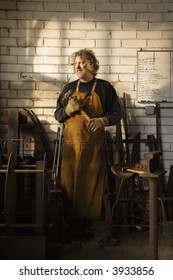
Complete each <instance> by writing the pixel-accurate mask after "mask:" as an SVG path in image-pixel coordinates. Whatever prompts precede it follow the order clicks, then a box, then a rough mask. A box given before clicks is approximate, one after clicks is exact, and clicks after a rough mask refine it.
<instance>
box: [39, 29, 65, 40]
mask: <svg viewBox="0 0 173 280" xmlns="http://www.w3.org/2000/svg"><path fill="white" fill-rule="evenodd" d="M35 36H36V37H38V38H40V37H41V38H60V37H61V36H60V30H54V29H53V30H51V29H41V30H35Z"/></svg>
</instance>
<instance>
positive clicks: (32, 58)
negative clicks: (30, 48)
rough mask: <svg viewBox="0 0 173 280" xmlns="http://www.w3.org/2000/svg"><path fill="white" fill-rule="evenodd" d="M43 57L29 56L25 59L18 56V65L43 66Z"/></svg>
mask: <svg viewBox="0 0 173 280" xmlns="http://www.w3.org/2000/svg"><path fill="white" fill-rule="evenodd" d="M43 59H44V58H43V57H41V56H29V57H27V59H26V57H25V56H19V57H18V63H20V64H34V63H35V64H43Z"/></svg>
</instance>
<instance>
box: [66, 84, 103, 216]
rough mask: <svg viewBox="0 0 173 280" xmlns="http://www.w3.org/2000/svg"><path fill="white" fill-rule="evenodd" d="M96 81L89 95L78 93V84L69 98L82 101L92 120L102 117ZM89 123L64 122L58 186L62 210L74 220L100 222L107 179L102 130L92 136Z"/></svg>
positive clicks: (81, 120) (73, 119)
mask: <svg viewBox="0 0 173 280" xmlns="http://www.w3.org/2000/svg"><path fill="white" fill-rule="evenodd" d="M96 81H97V80H95V82H94V84H93V88H92V91H91V92H90V94H89V95H88V94H86V93H83V92H79V84H80V81H78V84H77V88H76V91H75V92H74V93H73V94H72V97H74V96H76V97H77V99H80V100H85V99H86V97H87V103H85V108H84V110H85V111H86V113H87V114H88V115H89V116H90V117H91V118H94V117H103V110H102V105H101V102H100V98H99V96H98V95H97V93H96V92H95V87H96ZM87 123H88V121H87V120H86V119H85V118H84V117H83V116H82V115H81V114H80V113H77V114H75V115H74V116H73V117H71V118H70V119H68V120H67V121H66V122H65V129H64V141H63V149H62V162H61V186H62V190H63V191H64V195H65V201H66V203H67V204H68V205H64V207H65V208H66V207H67V208H68V210H69V211H70V216H71V217H72V218H74V219H85V218H90V219H99V218H100V217H101V206H102V196H103V190H104V185H105V178H106V149H105V130H104V128H101V129H98V130H97V131H96V132H91V131H90V130H89V129H88V126H87Z"/></svg>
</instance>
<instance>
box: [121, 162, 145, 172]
mask: <svg viewBox="0 0 173 280" xmlns="http://www.w3.org/2000/svg"><path fill="white" fill-rule="evenodd" d="M146 170H147V166H146V165H145V164H140V163H136V164H135V165H133V166H132V165H131V166H124V167H122V169H121V171H122V172H132V173H136V174H144V173H145V172H146Z"/></svg>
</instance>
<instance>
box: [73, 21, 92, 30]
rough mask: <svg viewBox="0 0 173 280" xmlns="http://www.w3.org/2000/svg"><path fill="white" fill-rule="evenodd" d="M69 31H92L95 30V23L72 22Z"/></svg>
mask: <svg viewBox="0 0 173 280" xmlns="http://www.w3.org/2000/svg"><path fill="white" fill-rule="evenodd" d="M71 29H73V30H75V29H77V30H80V29H83V30H92V29H93V30H94V29H95V22H88V21H83V22H81V23H80V24H79V23H78V22H72V23H71Z"/></svg>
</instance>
